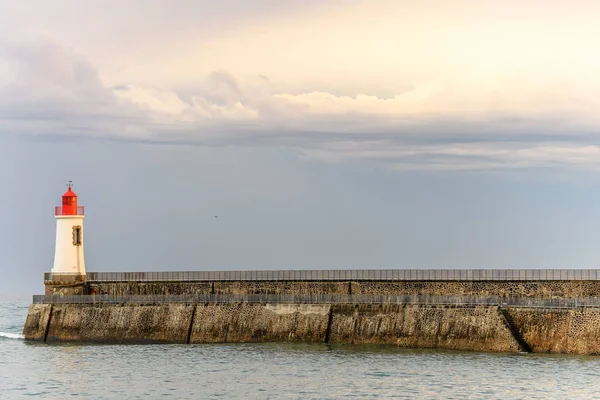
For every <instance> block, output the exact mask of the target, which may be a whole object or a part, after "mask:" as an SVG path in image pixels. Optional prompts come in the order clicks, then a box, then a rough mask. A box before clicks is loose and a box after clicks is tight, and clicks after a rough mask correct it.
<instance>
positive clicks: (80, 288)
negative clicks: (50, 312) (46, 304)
mask: <svg viewBox="0 0 600 400" xmlns="http://www.w3.org/2000/svg"><path fill="white" fill-rule="evenodd" d="M44 285H45V287H44V289H45V290H44V294H45V295H46V296H49V295H53V294H62V295H66V296H72V295H80V294H88V285H87V283H85V282H57V281H48V282H44Z"/></svg>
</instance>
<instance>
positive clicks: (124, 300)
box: [33, 294, 600, 308]
mask: <svg viewBox="0 0 600 400" xmlns="http://www.w3.org/2000/svg"><path fill="white" fill-rule="evenodd" d="M33 303H34V304H173V303H185V304H198V303H235V304H239V303H261V304H399V305H400V304H422V305H451V306H500V307H536V308H573V307H600V297H586V298H573V299H543V298H528V297H500V296H434V295H342V294H340V295H337V294H303V295H286V294H245V295H232V294H188V295H165V296H162V295H161V296H142V295H79V296H77V295H74V296H61V295H50V296H44V295H35V296H33Z"/></svg>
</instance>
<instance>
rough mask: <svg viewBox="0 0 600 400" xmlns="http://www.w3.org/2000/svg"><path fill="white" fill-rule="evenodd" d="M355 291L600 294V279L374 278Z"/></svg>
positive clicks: (358, 284) (354, 287) (355, 285)
mask: <svg viewBox="0 0 600 400" xmlns="http://www.w3.org/2000/svg"><path fill="white" fill-rule="evenodd" d="M352 293H353V294H423V295H442V296H463V295H464V296H504V297H537V298H575V297H594V296H599V295H600V281H536V282H527V281H398V282H381V281H378V282H377V281H371V282H352Z"/></svg>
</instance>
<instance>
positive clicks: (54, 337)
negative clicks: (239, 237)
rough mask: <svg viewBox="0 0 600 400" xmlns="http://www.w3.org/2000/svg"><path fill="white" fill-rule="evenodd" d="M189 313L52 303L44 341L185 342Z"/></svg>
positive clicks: (179, 308) (178, 308) (177, 307)
mask: <svg viewBox="0 0 600 400" xmlns="http://www.w3.org/2000/svg"><path fill="white" fill-rule="evenodd" d="M192 311H193V305H185V304H165V305H153V306H151V305H135V306H134V305H118V304H102V305H91V304H54V305H53V311H52V318H51V321H50V328H49V329H48V335H47V338H46V342H52V341H67V342H123V343H126V342H134V343H161V342H164V343H186V341H187V333H188V326H189V321H190V319H191V317H192ZM26 338H27V336H26Z"/></svg>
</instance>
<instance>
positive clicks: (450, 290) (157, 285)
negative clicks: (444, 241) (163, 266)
mask: <svg viewBox="0 0 600 400" xmlns="http://www.w3.org/2000/svg"><path fill="white" fill-rule="evenodd" d="M89 284H90V285H93V286H94V287H97V289H98V292H99V293H108V294H114V295H126V294H131V295H181V294H209V293H218V294H375V295H379V294H392V295H394V294H398V295H404V294H408V295H412V294H421V295H445V296H461V295H465V296H505V297H536V298H575V297H594V296H600V281H537V282H526V281H389V282H386V281H361V282H355V281H353V282H292V281H279V282H274V281H269V282H267V281H231V282H89Z"/></svg>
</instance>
